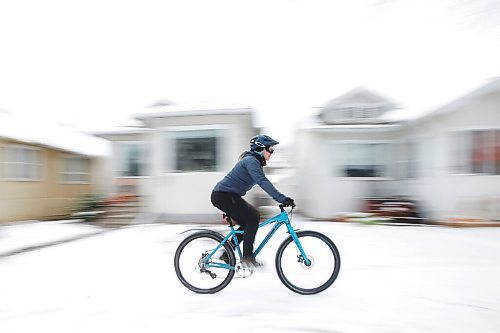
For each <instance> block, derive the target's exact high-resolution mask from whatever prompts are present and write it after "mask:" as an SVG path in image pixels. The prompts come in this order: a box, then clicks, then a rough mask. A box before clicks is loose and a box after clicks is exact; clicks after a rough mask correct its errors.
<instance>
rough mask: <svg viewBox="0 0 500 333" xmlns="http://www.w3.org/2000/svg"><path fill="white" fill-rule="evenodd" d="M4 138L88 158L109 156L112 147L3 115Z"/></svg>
mask: <svg viewBox="0 0 500 333" xmlns="http://www.w3.org/2000/svg"><path fill="white" fill-rule="evenodd" d="M0 137H3V138H7V139H11V140H15V141H19V142H24V143H29V144H36V145H41V146H46V147H50V148H53V149H57V150H62V151H67V152H71V153H75V154H79V155H86V156H104V155H108V154H109V146H108V145H109V144H108V143H107V142H106V141H105V140H103V139H100V138H96V137H94V136H91V135H88V134H85V133H82V132H79V131H77V130H76V129H74V128H71V127H68V126H62V125H57V124H53V123H50V122H48V121H46V120H44V119H41V118H40V119H34V118H26V117H21V116H18V115H14V114H12V113H10V112H6V111H2V112H0Z"/></svg>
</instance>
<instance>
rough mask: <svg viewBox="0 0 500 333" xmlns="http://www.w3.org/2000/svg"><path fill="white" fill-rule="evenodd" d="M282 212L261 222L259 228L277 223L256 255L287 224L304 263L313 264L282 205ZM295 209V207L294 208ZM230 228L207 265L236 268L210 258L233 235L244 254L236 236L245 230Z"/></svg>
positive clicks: (256, 251) (237, 249) (208, 257)
mask: <svg viewBox="0 0 500 333" xmlns="http://www.w3.org/2000/svg"><path fill="white" fill-rule="evenodd" d="M280 209H281V213H280V214H278V215H276V216H273V217H271V218H270V219H267V220H266V221H264V222H261V223H259V227H258V229H260V228H262V227H264V226H266V225H268V224H271V223H275V224H274V226H273V228H272V229H271V230H270V231H269V232H268V233H267V235H266V237H265V238H264V239H263V240H262V242H261V243H260V244H259V246H258V247H257V249H256V250H255V251H254V256H257V255H258V254H259V253H260V251H262V249H263V248H264V247H265V246H266V244H267V243H268V242H269V240H270V239H271V238H272V237H273V236H274V234H275V233H276V231H278V229H279V228H280V227H281V226H282V225H285V226H286V228H287V230H288V231H287V232H288V233H289V234H290V236H292V239H293V241H294V242H295V244H296V245H297V248H298V250H299V251H300V254H301V255H302V257H303V258H304V263H305V264H306V265H307V266H309V265H310V264H311V262H310V260H309V259H308V257H307V255H306V253H305V251H304V249H303V248H302V245H301V244H300V241H299V238H298V237H297V233H296V232H295V230H294V229H293V227H292V224H291V222H290V219H289V218H288V213H287V212H286V211H285V209H284V208H283V207H281V206H280ZM292 209H293V208H292ZM229 228H230V229H231V230H230V232H229V233H228V234H227V235H226V237H224V239H223V240H222V241H221V242H220V243H219V245H218V246H217V247H216V248H215V249H214V250H213V251H212V252H211V253H210V254H209V255H208V256H207V257H206V258H205V260H204V261H205V263H206V265H207V266H206V267H217V268H226V269H231V270H234V269H236V268H235V267H234V266H231V265H229V264H222V263H215V262H210V259H211V258H212V256H213V255H214V254H215V253H216V252H217V251H218V250H219V249H220V248H221V247H223V246H224V244H225V243H226V242H227V241H228V240H229V239H230V238H231V237H233V239H234V242H235V245H236V252H237V253H238V256H239V257H240V258H241V257H242V256H243V254H242V253H241V249H240V246H239V242H238V239H237V238H236V235H237V234H243V233H244V231H240V230H234V226H233V225H230V226H229Z"/></svg>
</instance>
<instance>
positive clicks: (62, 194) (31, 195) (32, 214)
mask: <svg viewBox="0 0 500 333" xmlns="http://www.w3.org/2000/svg"><path fill="white" fill-rule="evenodd" d="M11 144H15V145H23V146H28V147H33V148H36V149H38V150H39V152H40V158H41V163H42V167H41V177H40V179H39V180H34V181H12V180H9V179H7V178H6V168H5V164H4V163H3V162H4V161H5V148H6V147H7V146H9V145H11ZM69 155H71V154H69V153H67V152H62V151H58V150H54V149H50V148H47V147H42V146H37V145H31V144H26V143H22V142H17V141H12V140H7V139H0V189H1V190H0V204H1V207H0V208H1V210H0V222H7V221H16V220H27V219H44V218H49V217H51V216H57V215H61V214H66V213H68V212H69V209H70V208H71V207H74V205H75V204H76V202H77V200H78V198H79V197H80V196H81V195H83V194H85V193H92V192H96V191H97V190H98V187H97V184H98V179H97V172H96V171H97V168H98V167H99V161H98V159H96V158H90V182H89V183H88V184H87V183H86V184H65V183H63V181H62V178H61V174H60V171H61V169H60V160H61V159H62V158H63V157H64V156H69ZM76 156H78V155H76Z"/></svg>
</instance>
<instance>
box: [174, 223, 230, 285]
mask: <svg viewBox="0 0 500 333" xmlns="http://www.w3.org/2000/svg"><path fill="white" fill-rule="evenodd" d="M223 239H224V238H223V237H222V235H220V234H218V233H215V232H209V231H203V232H197V233H194V234H192V235H190V236H188V237H186V239H184V240H183V241H182V242H181V243H180V244H179V246H178V247H177V250H176V251H175V257H174V266H175V273H176V274H177V277H178V278H179V280H180V281H181V282H182V284H183V285H184V286H186V287H187V288H189V289H190V290H192V291H194V292H196V293H200V294H213V293H216V292H218V291H220V290H222V289H224V288H225V287H226V286H227V285H228V284H229V282H231V280H232V279H233V276H234V269H229V268H223V267H217V266H218V265H221V264H226V265H227V264H229V265H230V266H231V267H234V266H235V263H236V259H235V256H234V252H233V250H232V249H231V248H230V246H229V245H228V244H227V243H226V244H224V247H221V249H220V250H218V251H217V252H216V253H215V254H214V255H213V256H212V257H211V258H209V259H207V257H208V256H209V255H210V254H211V253H212V251H213V250H214V249H215V248H216V247H217V246H218V245H219V244H220V243H221V242H222V240H223ZM224 251H225V252H226V255H225V258H224V257H223V259H221V258H220V257H221V256H222V254H223V253H224Z"/></svg>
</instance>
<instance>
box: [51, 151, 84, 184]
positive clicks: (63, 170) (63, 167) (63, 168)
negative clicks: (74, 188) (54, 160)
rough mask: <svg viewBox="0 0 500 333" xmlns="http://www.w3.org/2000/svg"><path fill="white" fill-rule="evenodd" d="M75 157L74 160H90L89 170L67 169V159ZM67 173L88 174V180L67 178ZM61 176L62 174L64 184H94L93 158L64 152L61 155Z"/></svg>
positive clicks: (61, 178) (61, 179)
mask: <svg viewBox="0 0 500 333" xmlns="http://www.w3.org/2000/svg"><path fill="white" fill-rule="evenodd" d="M70 159H73V160H76V159H78V160H87V161H88V164H87V166H88V170H87V172H81V171H66V166H67V165H68V164H67V161H68V160H70ZM66 175H86V180H83V181H82V180H66V179H65V176H66ZM59 176H60V181H61V183H62V184H68V185H69V184H78V185H88V184H92V158H91V157H89V156H81V155H70V154H64V155H61V157H60V163H59Z"/></svg>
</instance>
